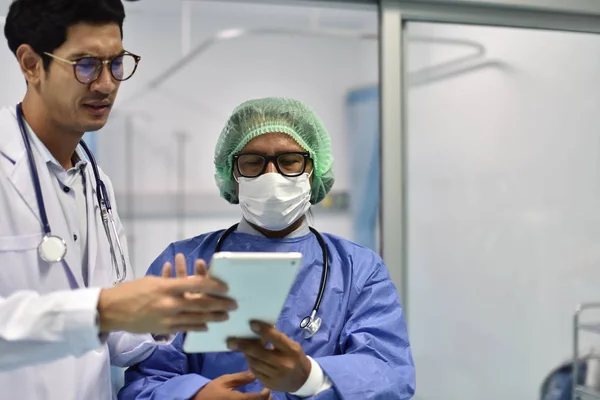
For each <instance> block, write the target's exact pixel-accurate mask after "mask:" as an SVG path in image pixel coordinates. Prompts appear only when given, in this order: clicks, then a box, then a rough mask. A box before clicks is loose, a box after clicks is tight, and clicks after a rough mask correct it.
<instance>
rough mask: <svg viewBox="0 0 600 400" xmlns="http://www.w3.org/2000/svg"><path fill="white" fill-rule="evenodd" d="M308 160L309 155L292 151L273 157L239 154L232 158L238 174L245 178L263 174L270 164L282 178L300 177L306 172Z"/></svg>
mask: <svg viewBox="0 0 600 400" xmlns="http://www.w3.org/2000/svg"><path fill="white" fill-rule="evenodd" d="M309 159H310V153H308V152H302V151H292V152H287V153H281V154H277V155H274V156H265V155H264V154H257V153H240V154H236V155H234V156H233V161H234V163H235V166H236V168H237V171H238V173H239V174H240V176H243V177H245V178H256V177H257V176H260V175H262V174H264V173H265V171H266V170H267V166H268V165H269V163H270V162H272V163H273V164H274V165H275V168H277V171H278V172H279V173H280V174H281V175H283V176H287V177H294V176H300V175H302V174H303V173H304V172H305V171H306V164H307V160H309Z"/></svg>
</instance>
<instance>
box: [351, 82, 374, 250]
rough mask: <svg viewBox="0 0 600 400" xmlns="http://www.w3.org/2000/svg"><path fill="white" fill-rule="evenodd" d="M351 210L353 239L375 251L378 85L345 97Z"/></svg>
mask: <svg viewBox="0 0 600 400" xmlns="http://www.w3.org/2000/svg"><path fill="white" fill-rule="evenodd" d="M346 109H347V119H348V129H349V132H348V136H349V140H348V144H349V150H350V151H349V154H348V159H349V160H350V162H349V167H350V176H351V182H352V184H351V188H350V190H349V194H350V210H351V213H352V220H353V224H352V230H353V240H354V241H355V242H357V243H358V244H361V245H363V246H365V247H368V248H370V249H372V250H373V251H376V252H378V251H379V249H378V246H377V235H376V229H377V218H378V215H379V198H380V190H379V188H380V178H379V177H380V165H379V163H380V156H379V154H380V149H379V143H380V134H379V87H378V86H372V87H366V88H362V89H358V90H353V91H351V92H349V93H348V95H347V96H346Z"/></svg>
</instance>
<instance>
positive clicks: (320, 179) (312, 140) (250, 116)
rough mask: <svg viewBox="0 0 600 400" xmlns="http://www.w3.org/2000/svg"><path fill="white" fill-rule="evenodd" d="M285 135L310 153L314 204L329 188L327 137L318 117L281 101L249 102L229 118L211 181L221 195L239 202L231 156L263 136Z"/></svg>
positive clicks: (330, 158)
mask: <svg viewBox="0 0 600 400" xmlns="http://www.w3.org/2000/svg"><path fill="white" fill-rule="evenodd" d="M277 132H279V133H285V134H287V135H290V136H291V137H292V138H293V139H294V140H295V141H296V142H298V144H299V145H300V146H301V147H302V148H303V149H305V150H306V151H307V152H309V153H310V157H311V158H312V160H313V175H312V177H313V181H312V195H311V199H310V202H311V203H312V204H317V203H318V202H320V201H321V200H323V199H324V198H325V196H326V195H327V193H329V190H331V187H332V186H333V182H334V180H335V179H334V176H333V154H332V151H331V138H330V137H329V134H328V133H327V131H326V130H325V127H324V126H323V123H322V122H321V120H320V118H319V117H318V116H317V115H316V114H315V113H314V112H313V111H312V110H311V109H310V108H308V106H306V105H305V104H304V103H302V102H300V101H297V100H293V99H285V98H265V99H257V100H250V101H247V102H245V103H243V104H241V105H239V106H238V107H237V108H236V109H235V110H233V114H232V115H231V117H229V120H228V121H227V124H226V125H225V128H223V131H222V132H221V136H220V137H219V140H218V142H217V146H216V148H215V160H214V161H215V181H216V182H217V186H218V187H219V190H220V192H221V196H222V197H223V198H224V199H225V200H227V201H228V202H230V203H233V204H237V203H239V200H238V197H237V191H236V187H235V181H234V179H233V156H234V155H235V154H237V153H239V152H240V151H241V150H242V149H243V148H244V146H246V145H247V144H248V142H250V141H251V140H252V139H254V138H256V137H258V136H260V135H264V134H265V133H277Z"/></svg>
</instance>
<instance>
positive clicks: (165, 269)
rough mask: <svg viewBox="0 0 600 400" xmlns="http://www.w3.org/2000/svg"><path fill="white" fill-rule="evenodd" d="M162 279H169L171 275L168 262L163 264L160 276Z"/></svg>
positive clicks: (171, 268)
mask: <svg viewBox="0 0 600 400" xmlns="http://www.w3.org/2000/svg"><path fill="white" fill-rule="evenodd" d="M160 275H161V276H162V277H163V278H170V277H171V276H172V275H173V266H172V265H171V263H170V262H166V263H164V265H163V267H162V272H161V274H160Z"/></svg>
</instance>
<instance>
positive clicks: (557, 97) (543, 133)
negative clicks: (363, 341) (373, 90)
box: [408, 24, 600, 400]
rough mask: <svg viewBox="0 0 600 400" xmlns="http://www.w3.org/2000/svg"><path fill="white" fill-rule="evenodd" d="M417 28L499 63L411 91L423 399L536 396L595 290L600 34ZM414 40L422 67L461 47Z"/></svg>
mask: <svg viewBox="0 0 600 400" xmlns="http://www.w3.org/2000/svg"><path fill="white" fill-rule="evenodd" d="M408 29H409V32H410V34H413V35H417V34H418V35H433V36H436V37H446V38H457V39H471V40H475V41H478V42H480V43H481V44H483V45H484V46H485V47H486V49H487V55H486V57H485V58H484V61H492V60H497V61H499V62H500V64H495V65H494V66H491V67H486V68H483V69H479V70H475V71H473V72H470V73H466V74H463V75H459V76H457V77H455V78H453V79H447V80H443V81H439V82H436V83H432V84H429V85H422V86H419V87H415V88H413V89H412V90H411V92H410V96H409V136H408V143H409V149H408V157H409V162H408V165H409V177H408V178H409V186H408V203H409V313H410V323H409V327H410V333H411V339H412V344H413V349H414V352H415V356H416V363H417V377H418V390H417V392H418V396H417V398H418V399H427V400H432V399H444V400H458V399H461V400H476V399H486V400H504V399H536V398H539V390H540V385H541V383H542V380H543V379H544V377H545V376H546V374H548V373H549V372H550V370H551V369H553V368H554V367H555V366H557V365H558V364H560V363H561V362H563V361H566V360H568V358H569V357H570V356H571V354H572V352H571V337H572V331H571V326H572V315H573V311H574V309H575V306H576V304H577V303H579V302H582V301H593V300H595V301H597V300H598V299H599V296H600V295H599V292H598V282H600V268H599V266H600V247H599V246H598V243H600V207H599V204H600V163H599V160H600V136H599V134H598V122H599V119H598V110H599V109H600V92H599V91H598V90H597V89H596V88H597V86H598V83H599V82H600V58H598V56H597V55H598V54H600V37H599V36H597V35H583V34H571V33H563V32H543V31H530V30H520V29H505V28H491V27H468V26H458V25H454V26H451V25H434V24H410V25H409V28H408ZM417 47H418V46H416V47H415V48H413V49H412V51H411V59H410V64H411V65H410V67H411V68H410V69H411V70H412V69H413V68H416V67H417V65H420V66H423V65H427V64H429V65H431V64H433V63H437V62H440V61H443V60H449V59H451V58H453V57H456V56H458V55H460V54H464V52H465V50H464V49H462V48H461V47H457V48H453V47H448V46H441V45H424V46H420V47H419V48H417ZM590 340H593V338H591V337H589V336H588V337H587V342H588V343H589V341H590ZM596 343H597V339H596ZM583 349H584V351H585V350H587V349H589V347H586V346H584V347H583Z"/></svg>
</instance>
